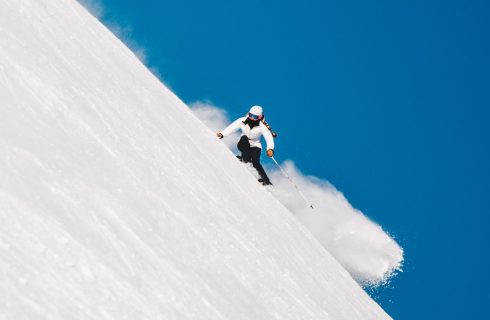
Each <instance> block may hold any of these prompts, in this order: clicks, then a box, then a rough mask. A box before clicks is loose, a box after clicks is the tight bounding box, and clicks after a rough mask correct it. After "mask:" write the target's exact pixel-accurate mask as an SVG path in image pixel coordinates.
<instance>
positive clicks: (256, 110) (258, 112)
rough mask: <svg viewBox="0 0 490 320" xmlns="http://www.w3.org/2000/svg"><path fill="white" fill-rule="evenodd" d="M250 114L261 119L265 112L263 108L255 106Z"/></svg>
mask: <svg viewBox="0 0 490 320" xmlns="http://www.w3.org/2000/svg"><path fill="white" fill-rule="evenodd" d="M248 113H250V114H253V115H256V116H259V117H261V116H262V113H263V110H262V107H261V106H253V107H252V108H250V111H249V112H248Z"/></svg>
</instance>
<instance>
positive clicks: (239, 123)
mask: <svg viewBox="0 0 490 320" xmlns="http://www.w3.org/2000/svg"><path fill="white" fill-rule="evenodd" d="M245 120H247V117H242V118H238V119H236V120H235V121H234V122H233V123H232V124H230V125H229V126H228V127H226V129H225V130H223V132H221V134H222V135H223V137H226V136H228V135H230V134H231V133H233V132H235V131H237V130H238V129H241V130H242V136H247V137H248V140H249V141H250V146H251V147H257V148H261V149H262V144H261V143H260V136H264V139H265V142H266V143H267V150H269V149H274V138H273V137H272V134H271V132H270V131H269V129H268V128H267V127H266V126H265V125H264V124H263V123H262V121H260V124H259V125H258V126H256V127H253V128H252V129H250V127H249V126H248V125H247V124H245V123H243V122H244V121H245Z"/></svg>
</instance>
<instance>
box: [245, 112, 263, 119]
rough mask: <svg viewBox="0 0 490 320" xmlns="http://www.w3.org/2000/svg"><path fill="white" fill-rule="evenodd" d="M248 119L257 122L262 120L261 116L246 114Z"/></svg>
mask: <svg viewBox="0 0 490 320" xmlns="http://www.w3.org/2000/svg"><path fill="white" fill-rule="evenodd" d="M248 117H249V118H250V119H253V120H259V119H260V118H262V116H258V115H256V114H252V113H249V114H248Z"/></svg>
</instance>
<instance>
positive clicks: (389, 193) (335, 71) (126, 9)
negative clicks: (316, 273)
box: [99, 0, 490, 319]
mask: <svg viewBox="0 0 490 320" xmlns="http://www.w3.org/2000/svg"><path fill="white" fill-rule="evenodd" d="M99 3H100V4H101V6H102V8H103V15H102V20H103V21H104V22H106V23H108V24H112V25H117V26H118V27H119V28H120V30H119V33H120V34H121V35H122V37H123V38H125V39H127V40H130V42H132V43H133V45H134V44H136V45H135V46H136V47H138V48H143V50H144V52H145V57H146V58H145V59H146V63H147V65H149V66H150V67H151V68H153V69H155V70H157V73H158V74H159V76H160V77H161V79H162V80H163V81H164V82H165V83H166V84H167V85H168V86H169V87H170V88H171V89H172V90H173V91H174V92H175V93H176V94H177V95H178V96H179V97H180V98H181V99H183V100H184V101H185V102H187V103H191V102H194V101H198V100H209V101H212V102H213V103H214V104H215V105H218V106H220V107H222V108H225V109H226V110H227V111H228V113H229V116H230V117H231V118H235V117H238V116H241V115H243V114H244V113H245V112H246V111H247V110H248V108H249V106H250V105H252V104H260V105H262V106H263V107H264V109H265V113H266V116H267V118H268V120H269V121H270V122H271V124H272V126H273V128H274V129H275V130H276V131H278V132H279V138H278V139H277V140H276V144H277V146H276V156H277V158H278V159H279V160H282V159H292V160H294V161H295V163H296V165H297V166H298V168H300V169H301V170H302V171H303V172H305V173H307V174H312V175H315V176H318V177H321V178H323V179H326V180H329V181H330V182H331V183H333V184H334V185H335V186H336V187H337V188H338V189H339V190H341V191H342V192H344V194H345V195H346V197H347V198H348V199H349V201H350V202H351V203H352V204H353V205H354V206H355V207H357V208H359V209H360V210H362V211H363V212H364V213H365V214H366V215H367V216H369V217H370V218H372V219H373V220H375V221H376V222H378V223H379V224H380V225H382V226H383V228H385V229H387V230H388V231H389V232H390V233H391V234H392V235H393V236H395V238H396V239H397V241H398V242H400V243H401V245H402V246H403V247H404V249H405V254H406V256H405V259H406V260H405V266H404V272H403V273H402V274H400V275H398V276H397V277H396V278H395V279H393V281H392V283H391V284H390V285H389V286H387V287H384V288H381V289H378V290H377V291H376V292H374V293H372V295H373V296H374V297H375V298H376V300H377V301H378V302H379V303H380V304H381V305H382V306H383V308H385V310H386V311H387V312H388V313H389V314H390V315H392V316H393V317H394V318H395V319H462V318H466V319H471V318H473V319H483V318H490V312H489V311H488V308H487V306H486V305H485V304H486V303H488V302H489V301H490V290H489V289H488V288H489V287H490V276H489V275H488V270H490V258H489V257H488V252H489V250H488V245H489V244H490V241H489V236H488V230H487V229H488V228H489V227H490V223H489V222H490V218H489V215H490V210H489V207H490V196H489V191H490V183H489V180H490V169H489V164H490V126H489V122H490V121H489V120H490V59H489V57H490V2H488V1H451V0H446V1H418V0H412V1H384V0H382V1H372V2H370V1H362V0H350V1H336V2H333V1H320V0H318V1H276V0H270V1H258V0H248V1H229V0H228V1H224V0H214V1H197V0H196V1H194V0H187V1H184V0H183V1H172V2H170V1H156V0H155V1H148V0H141V1H123V0H101V1H99Z"/></svg>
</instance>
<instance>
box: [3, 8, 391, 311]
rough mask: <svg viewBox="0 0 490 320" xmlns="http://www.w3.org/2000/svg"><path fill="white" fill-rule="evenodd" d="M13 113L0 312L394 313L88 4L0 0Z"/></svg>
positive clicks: (7, 97) (8, 126) (6, 124)
mask: <svg viewBox="0 0 490 320" xmlns="http://www.w3.org/2000/svg"><path fill="white" fill-rule="evenodd" d="M0 121H1V125H0V219H1V221H2V223H1V224H0V319H295V320H297V319H349V320H350V319H388V318H389V316H388V315H387V314H386V313H385V312H384V311H383V310H382V309H381V308H380V307H379V306H378V305H377V304H376V303H375V302H374V301H373V300H371V299H370V298H369V297H368V295H367V294H366V293H365V292H364V291H363V290H362V289H361V288H360V287H359V285H357V283H356V282H355V281H354V280H353V279H352V278H351V276H350V275H349V274H348V273H347V272H346V271H345V270H344V269H343V268H342V267H341V266H340V264H339V263H338V262H337V261H336V260H335V259H334V258H333V257H332V256H331V255H330V254H329V253H328V252H327V251H325V250H324V249H323V247H322V246H321V245H320V244H319V243H318V242H317V241H316V240H315V239H314V238H313V237H312V236H311V235H310V233H308V232H307V231H306V230H305V229H304V228H303V227H302V226H301V225H300V224H299V223H298V222H297V220H296V218H295V217H294V216H293V215H292V214H291V213H290V212H289V211H288V210H287V209H285V207H284V206H283V205H282V204H280V203H279V201H277V200H276V199H275V198H274V197H272V196H271V195H270V194H269V193H268V192H267V191H265V190H264V188H262V187H261V186H260V185H259V184H257V182H256V181H255V179H254V178H253V176H252V175H251V174H250V173H249V172H248V171H247V170H244V169H243V167H242V166H241V164H240V163H239V162H237V161H235V159H234V157H233V155H232V154H231V153H230V151H229V150H228V149H227V148H226V147H225V146H224V145H223V144H222V143H221V142H219V141H217V140H216V138H215V137H214V135H213V134H212V132H211V131H209V130H208V129H207V128H206V127H205V126H204V125H203V124H202V123H201V122H200V121H199V120H197V119H196V118H195V116H194V115H193V114H192V113H191V111H190V110H189V109H188V108H187V107H186V106H185V105H184V104H183V103H182V102H181V101H180V100H179V99H178V98H177V97H176V96H175V95H174V94H172V93H171V92H170V91H169V90H168V89H167V88H165V87H164V86H163V85H162V84H161V83H160V82H159V81H158V80H157V79H156V78H155V77H154V76H153V75H152V74H151V73H150V72H149V71H148V70H147V69H146V68H145V67H144V66H143V65H142V64H141V63H140V62H139V61H138V59H137V58H136V57H135V56H134V54H132V53H131V51H130V50H129V49H127V48H126V47H125V46H124V45H123V44H122V43H121V42H120V41H119V40H118V39H116V38H115V37H114V36H113V35H112V34H111V33H110V32H109V31H108V30H107V29H106V28H104V27H103V26H102V25H101V24H100V23H99V22H98V21H97V20H96V19H95V18H93V17H92V16H91V15H90V14H88V13H87V12H86V10H85V9H84V8H83V7H81V6H80V5H79V4H78V3H77V2H76V1H74V0H57V1H48V0H16V1H12V0H0ZM279 244H280V245H279Z"/></svg>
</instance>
